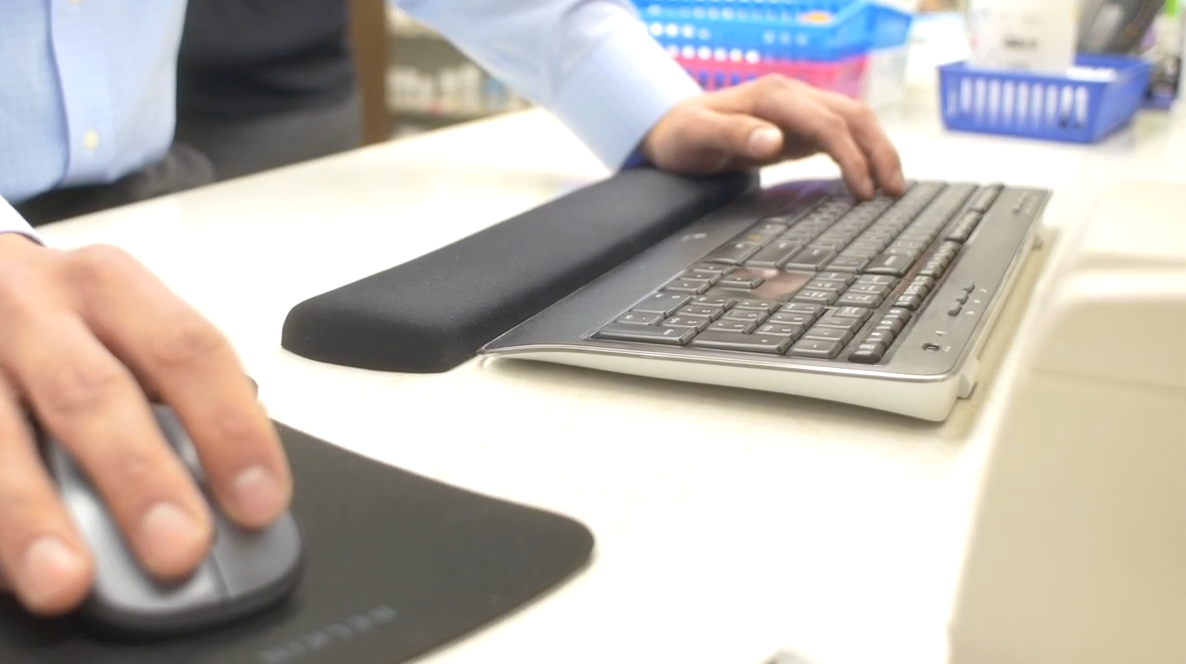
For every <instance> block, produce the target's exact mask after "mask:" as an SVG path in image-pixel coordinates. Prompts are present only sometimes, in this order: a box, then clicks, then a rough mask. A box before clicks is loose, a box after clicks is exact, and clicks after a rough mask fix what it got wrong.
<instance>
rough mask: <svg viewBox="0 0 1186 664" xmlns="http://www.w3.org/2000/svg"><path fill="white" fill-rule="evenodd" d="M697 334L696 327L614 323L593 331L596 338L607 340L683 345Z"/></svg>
mask: <svg viewBox="0 0 1186 664" xmlns="http://www.w3.org/2000/svg"><path fill="white" fill-rule="evenodd" d="M694 336H696V330H695V329H694V328H680V327H655V326H651V325H630V324H619V323H613V324H611V325H606V326H605V327H603V328H601V329H600V330H597V331H596V332H594V333H593V338H594V339H604V340H606V341H640V342H642V343H650V344H663V345H665V346H683V345H685V344H687V343H688V341H689V340H691V338H692V337H694Z"/></svg>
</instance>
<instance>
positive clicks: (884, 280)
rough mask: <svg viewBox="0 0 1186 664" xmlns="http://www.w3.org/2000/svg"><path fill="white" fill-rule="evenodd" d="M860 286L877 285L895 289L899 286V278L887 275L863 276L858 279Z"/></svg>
mask: <svg viewBox="0 0 1186 664" xmlns="http://www.w3.org/2000/svg"><path fill="white" fill-rule="evenodd" d="M857 283H858V284H877V285H879V286H889V287H890V288H893V287H894V286H897V285H898V278H897V277H894V276H890V275H885V274H862V275H861V276H860V277H859V278H858V279H857Z"/></svg>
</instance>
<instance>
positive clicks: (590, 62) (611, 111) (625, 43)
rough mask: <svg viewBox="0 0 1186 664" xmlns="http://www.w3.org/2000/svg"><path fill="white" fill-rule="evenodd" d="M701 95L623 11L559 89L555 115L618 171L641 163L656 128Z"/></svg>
mask: <svg viewBox="0 0 1186 664" xmlns="http://www.w3.org/2000/svg"><path fill="white" fill-rule="evenodd" d="M702 92H703V90H702V89H701V87H700V86H699V85H698V84H697V83H696V81H695V79H693V78H692V77H691V76H690V75H689V74H688V73H687V72H686V71H685V70H684V69H683V67H681V66H680V65H679V63H678V62H676V61H675V60H674V59H673V58H672V57H671V56H670V55H669V54H668V53H667V52H666V51H665V50H663V47H662V46H660V45H659V44H658V42H656V41H655V40H654V38H653V37H651V35H650V33H648V32H647V30H646V26H645V25H644V24H643V22H642V21H640V20H638V18H637V17H636V16H631V15H628V14H626V13H625V12H623V13H622V19H621V20H620V21H619V22H618V24H617V25H616V26H614V29H612V30H608V31H607V36H606V38H605V40H604V41H602V42H601V44H599V45H598V46H597V47H596V48H594V49H593V50H591V51H590V52H589V55H588V56H586V57H585V59H584V61H583V62H582V63H581V64H580V65H578V66H577V68H576V70H575V71H573V73H572V75H571V76H569V77H568V78H567V80H566V81H565V82H564V85H563V87H561V88H560V90H558V94H557V97H556V100H555V102H554V104H553V105H552V109H551V110H552V112H553V113H555V114H556V115H557V116H558V117H559V118H560V120H561V121H563V122H564V123H565V124H566V125H567V126H568V127H569V128H570V129H571V130H572V131H573V132H574V133H575V134H576V135H577V136H579V137H580V138H581V139H582V140H583V141H584V143H585V144H586V145H588V146H589V148H590V149H591V150H592V151H593V153H594V154H595V155H596V156H597V158H598V159H600V160H601V162H602V163H603V164H605V165H606V166H608V167H610V168H612V169H615V170H617V169H623V168H631V167H634V166H638V165H640V164H641V163H643V158H642V154H641V152H640V147H641V143H642V140H643V139H644V138H645V137H646V135H647V134H648V133H649V132H650V130H651V128H652V127H654V126H655V123H657V122H658V121H659V120H660V119H662V118H663V116H665V115H667V113H668V112H670V111H671V109H672V108H673V107H674V106H675V105H676V104H678V103H679V102H681V101H683V100H685V99H687V98H689V97H694V96H696V95H698V94H700V93H702Z"/></svg>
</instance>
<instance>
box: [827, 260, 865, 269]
mask: <svg viewBox="0 0 1186 664" xmlns="http://www.w3.org/2000/svg"><path fill="white" fill-rule="evenodd" d="M868 264H869V261H868V259H865V258H851V257H845V256H840V257H839V258H837V259H836V260H833V261H832V262H830V263H828V269H829V270H848V271H851V272H860V271H861V270H864V269H865V266H866V265H868Z"/></svg>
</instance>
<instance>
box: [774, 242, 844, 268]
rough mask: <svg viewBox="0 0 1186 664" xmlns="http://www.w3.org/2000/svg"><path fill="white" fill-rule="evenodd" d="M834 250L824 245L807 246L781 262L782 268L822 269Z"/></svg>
mask: <svg viewBox="0 0 1186 664" xmlns="http://www.w3.org/2000/svg"><path fill="white" fill-rule="evenodd" d="M835 256H836V252H835V251H832V250H831V249H826V248H824V247H807V248H806V249H804V250H803V251H800V252H799V253H797V254H795V256H794V257H793V258H791V260H789V261H787V262H786V263H784V264H783V266H782V269H784V270H822V269H823V268H824V266H825V265H827V264H828V263H829V262H830V261H831V260H832V259H833V258H835Z"/></svg>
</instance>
